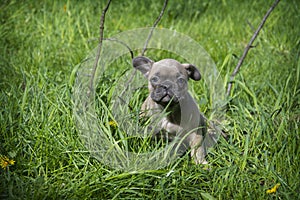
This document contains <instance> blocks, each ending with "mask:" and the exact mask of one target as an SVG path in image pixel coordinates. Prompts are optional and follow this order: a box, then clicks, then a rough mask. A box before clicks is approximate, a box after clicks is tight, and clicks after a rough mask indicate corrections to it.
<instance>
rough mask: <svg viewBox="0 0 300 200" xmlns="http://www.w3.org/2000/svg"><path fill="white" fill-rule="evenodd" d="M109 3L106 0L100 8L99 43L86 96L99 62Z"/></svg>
mask: <svg viewBox="0 0 300 200" xmlns="http://www.w3.org/2000/svg"><path fill="white" fill-rule="evenodd" d="M110 3H111V0H108V1H107V4H106V6H105V8H104V9H103V10H102V15H101V18H100V36H99V44H98V50H97V54H96V58H95V63H94V66H93V71H92V74H91V79H90V88H89V89H90V90H89V91H88V97H89V96H90V94H91V92H92V91H93V90H94V79H95V74H96V70H97V67H98V62H99V59H100V54H101V49H102V42H103V30H104V22H105V14H106V12H107V10H108V8H109V5H110Z"/></svg>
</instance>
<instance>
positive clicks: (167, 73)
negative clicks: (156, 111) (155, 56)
mask: <svg viewBox="0 0 300 200" xmlns="http://www.w3.org/2000/svg"><path fill="white" fill-rule="evenodd" d="M132 63H133V66H134V67H135V68H136V69H138V70H139V71H141V72H142V73H143V74H144V76H145V77H146V78H147V79H148V88H149V91H150V97H151V99H152V100H153V101H154V102H156V103H158V104H160V105H163V106H165V105H167V104H169V103H171V104H174V103H175V104H176V103H178V102H179V101H180V99H181V98H184V96H185V94H186V93H187V90H188V83H187V82H188V79H189V78H191V79H193V80H196V81H198V80H200V79H201V75H200V72H199V71H198V69H197V68H196V67H195V66H194V65H191V64H181V63H179V62H178V61H176V60H174V59H163V60H161V61H158V62H154V61H152V60H150V59H149V58H147V57H144V56H139V57H136V58H134V59H133V60H132Z"/></svg>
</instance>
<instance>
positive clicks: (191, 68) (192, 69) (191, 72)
mask: <svg viewBox="0 0 300 200" xmlns="http://www.w3.org/2000/svg"><path fill="white" fill-rule="evenodd" d="M182 65H183V67H184V68H185V69H186V71H187V73H188V76H189V77H190V78H191V79H193V80H195V81H199V80H200V79H201V74H200V72H199V70H198V69H197V68H196V66H195V65H192V64H186V63H184V64H182Z"/></svg>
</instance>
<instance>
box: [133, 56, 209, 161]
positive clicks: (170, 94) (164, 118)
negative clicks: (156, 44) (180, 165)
mask: <svg viewBox="0 0 300 200" xmlns="http://www.w3.org/2000/svg"><path fill="white" fill-rule="evenodd" d="M132 63H133V67H134V68H135V69H137V70H139V71H141V72H142V73H143V75H144V76H145V77H146V78H147V79H148V89H149V96H148V97H147V99H146V100H145V101H144V103H143V104H142V108H141V110H142V112H143V113H144V115H145V116H148V117H151V119H152V120H155V119H156V120H158V121H159V122H158V123H156V127H155V131H154V134H158V133H160V132H165V134H166V137H168V139H171V140H172V139H175V138H179V139H181V141H182V142H180V144H178V145H179V147H180V149H184V150H185V151H186V149H187V148H190V149H191V157H192V158H193V159H194V161H195V163H196V164H207V161H206V160H205V156H206V149H205V146H204V143H203V140H204V137H205V134H206V132H207V128H206V120H205V118H204V116H203V115H202V114H201V113H200V111H199V109H198V106H197V104H196V102H195V100H194V99H193V98H192V96H191V95H190V94H189V92H188V80H189V79H193V80H195V81H199V80H200V79H201V74H200V72H199V71H198V69H197V68H196V67H195V66H194V65H192V64H181V63H179V62H178V61H176V60H174V59H163V60H160V61H158V62H154V61H152V60H151V59H149V58H147V57H144V56H138V57H136V58H134V59H133V61H132ZM163 112H165V113H167V114H166V115H162V114H161V113H163Z"/></svg>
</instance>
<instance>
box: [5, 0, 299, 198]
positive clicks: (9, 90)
mask: <svg viewBox="0 0 300 200" xmlns="http://www.w3.org/2000/svg"><path fill="white" fill-rule="evenodd" d="M272 3H273V2H272V1H233V0H223V1H216V0H214V1H181V0H178V1H170V2H169V5H168V10H167V11H166V13H165V15H164V17H163V19H162V21H161V23H160V24H159V27H164V28H168V29H172V30H176V31H178V32H181V33H184V34H186V35H189V36H190V37H192V38H193V39H195V40H196V41H197V42H199V44H201V45H202V46H203V47H204V48H205V49H206V50H207V52H208V53H209V54H210V55H211V57H212V58H213V60H214V61H215V62H216V64H217V67H218V69H219V71H220V74H221V76H223V77H224V79H225V80H226V79H227V78H228V77H229V75H230V73H231V72H232V71H233V69H234V67H235V65H236V63H237V61H238V60H237V58H236V56H237V57H239V56H240V55H241V54H242V52H243V49H244V47H245V45H246V44H247V42H248V41H249V39H250V37H251V36H252V33H253V31H252V30H251V27H250V26H249V24H248V22H250V23H251V24H252V25H253V27H255V28H256V27H257V26H258V24H259V23H260V20H261V18H262V16H263V15H264V14H265V12H266V11H267V9H269V6H270V5H271V4H272ZM104 4H105V1H64V2H63V1H44V2H37V1H24V2H20V1H4V2H2V4H1V5H0V16H1V18H0V20H1V25H0V26H1V27H0V50H1V52H0V74H1V75H0V101H1V108H0V134H1V136H0V144H1V145H0V154H1V155H5V156H8V157H9V158H10V159H13V160H15V161H16V162H15V164H14V165H12V166H9V167H8V168H5V169H2V168H1V169H0V179H1V181H0V199H213V198H215V199H299V198H300V196H299V190H300V181H299V180H300V173H299V169H300V148H299V141H300V135H299V133H300V131H299V122H300V104H299V102H300V100H299V99H300V88H299V85H300V80H299V77H300V60H299V53H300V51H299V49H300V40H299V36H300V27H299V24H298V22H299V21H300V14H299V9H300V5H299V3H298V2H297V1H296V0H289V1H287V0H286V1H281V2H280V3H279V5H278V7H277V8H276V9H275V10H274V11H273V13H272V14H271V16H270V18H269V19H268V21H267V23H266V25H265V27H264V28H263V30H262V31H261V33H260V35H259V36H258V38H257V40H256V41H255V46H256V47H255V48H253V49H251V50H250V52H249V54H248V56H247V58H246V60H245V62H244V64H243V66H242V69H241V71H240V72H239V74H238V75H237V77H236V78H235V84H234V89H233V91H232V95H231V99H230V101H229V105H228V110H227V112H226V113H225V115H226V117H227V118H226V124H225V127H226V129H227V131H228V133H227V134H228V140H227V141H226V140H225V139H224V138H221V139H220V140H219V142H218V145H216V146H215V148H213V149H212V150H211V151H210V153H209V154H208V157H207V159H208V161H209V163H210V166H209V168H210V169H209V170H206V169H204V168H203V166H197V165H195V164H193V162H192V161H191V160H190V159H189V157H188V156H184V157H182V158H181V159H179V160H178V161H176V162H175V163H173V164H172V165H170V166H167V167H164V168H162V169H159V170H147V171H131V172H125V171H123V172H122V171H120V170H116V169H114V168H111V167H109V166H106V165H104V164H103V163H101V161H99V160H97V159H95V158H94V157H93V156H92V154H90V153H89V152H88V149H86V147H85V146H84V144H83V142H82V140H81V139H80V136H79V132H78V129H77V126H76V121H75V117H74V114H73V101H72V97H73V94H74V88H73V87H74V84H75V83H74V79H75V77H74V69H75V67H76V65H77V64H78V63H80V62H81V61H82V60H83V59H84V58H85V57H86V55H87V54H88V53H89V52H90V51H91V50H92V49H94V48H95V47H96V46H97V39H96V38H97V37H98V32H99V19H100V15H101V11H102V8H103V7H104ZM64 6H65V8H66V9H64ZM161 6H162V3H161V2H159V1H155V2H152V1H113V2H112V4H111V7H110V9H109V11H108V13H107V16H106V24H105V37H110V36H112V35H114V34H116V33H119V32H122V31H126V30H130V29H133V28H140V27H146V26H148V27H149V26H151V25H152V23H153V22H154V20H155V18H156V17H157V15H158V13H159V12H160V9H161ZM247 21H248V22H247ZM147 55H149V56H150V55H151V56H152V57H153V58H155V59H162V58H163V57H164V56H167V55H169V54H167V53H161V52H159V51H153V52H152V51H149V53H148V54H147ZM233 55H236V56H233ZM174 56H175V55H174ZM129 63H130V59H129V57H128V56H127V57H126V56H125V57H122V58H120V59H119V60H117V61H116V62H115V63H113V64H112V67H111V70H109V71H107V73H106V74H105V78H106V82H105V81H103V82H101V83H102V84H99V85H98V86H97V91H98V92H97V95H98V97H99V100H101V101H103V102H106V103H107V104H109V102H110V100H111V99H110V97H111V94H110V93H109V91H108V90H106V89H107V88H110V87H111V88H112V89H113V85H114V83H115V81H117V80H118V78H119V76H120V74H121V72H123V71H125V70H128V69H129V68H128V66H130V64H129ZM204 78H205V77H204ZM199 84H200V85H197V84H196V83H194V84H193V90H192V91H193V92H194V94H193V95H194V96H195V97H196V99H198V100H199V101H200V99H201V98H204V99H207V101H204V103H202V104H201V109H202V110H203V111H204V112H205V113H206V114H207V113H209V112H210V110H209V106H210V105H209V103H207V102H209V97H208V96H207V95H206V93H205V92H204V93H202V92H201V91H202V90H203V87H204V86H203V83H199ZM200 89H201V90H200ZM143 96H145V94H144V93H143V92H141V93H140V94H139V93H137V94H135V97H136V98H138V99H139V98H142V97H143ZM205 102H206V103H205ZM140 103H141V102H140V101H133V102H132V105H133V106H134V109H136V110H137V109H138V105H140ZM107 107H108V108H109V106H107ZM101 108H103V110H101ZM98 112H99V113H102V114H103V115H104V116H103V118H101V119H102V120H109V119H110V118H109V112H110V111H109V110H107V109H104V107H101V106H100V107H99V111H98ZM103 126H104V127H106V128H107V130H108V132H109V131H110V129H109V127H108V126H106V125H105V124H104V125H103ZM171 170H173V172H171ZM169 172H171V173H170V174H168V173H169ZM277 183H280V187H279V188H278V190H277V191H276V192H275V193H274V194H266V190H268V189H270V188H272V187H273V186H274V185H275V184H277Z"/></svg>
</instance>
